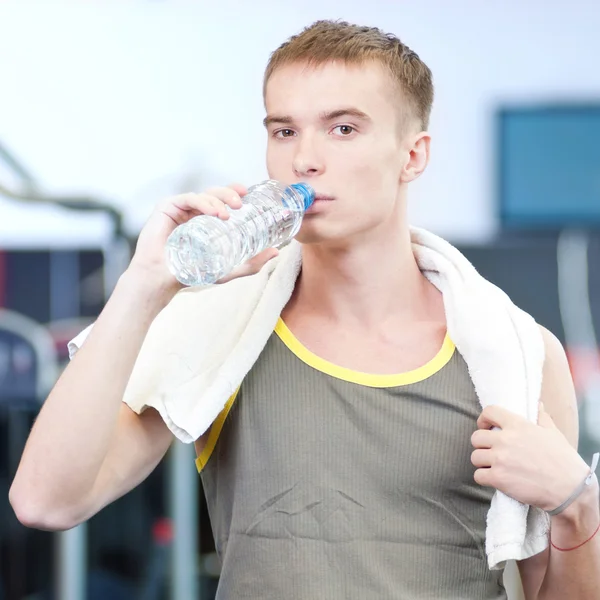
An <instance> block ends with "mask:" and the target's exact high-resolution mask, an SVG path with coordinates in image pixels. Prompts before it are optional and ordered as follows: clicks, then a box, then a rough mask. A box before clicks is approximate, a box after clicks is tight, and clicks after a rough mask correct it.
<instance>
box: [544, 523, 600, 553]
mask: <svg viewBox="0 0 600 600" xmlns="http://www.w3.org/2000/svg"><path fill="white" fill-rule="evenodd" d="M599 531H600V523H598V527H596V531H594V533H592V535H591V536H590V537H589V538H588V539H587V540H585V542H581V544H579V545H578V546H575V547H574V548H559V547H558V546H555V545H554V543H553V542H552V538H550V544H552V547H553V548H554V549H555V550H560V552H571V550H577V548H581V546H585V545H586V544H587V543H588V542H589V541H590V540H592V539H594V538H595V537H596V534H597V533H598V532H599Z"/></svg>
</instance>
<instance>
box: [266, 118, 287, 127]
mask: <svg viewBox="0 0 600 600" xmlns="http://www.w3.org/2000/svg"><path fill="white" fill-rule="evenodd" d="M292 122H293V119H292V117H289V116H287V115H281V116H280V115H267V116H266V117H265V118H264V120H263V125H264V126H265V127H268V126H269V125H273V123H278V124H279V125H291V124H292Z"/></svg>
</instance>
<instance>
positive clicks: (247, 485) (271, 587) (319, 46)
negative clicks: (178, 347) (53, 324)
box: [10, 22, 600, 600]
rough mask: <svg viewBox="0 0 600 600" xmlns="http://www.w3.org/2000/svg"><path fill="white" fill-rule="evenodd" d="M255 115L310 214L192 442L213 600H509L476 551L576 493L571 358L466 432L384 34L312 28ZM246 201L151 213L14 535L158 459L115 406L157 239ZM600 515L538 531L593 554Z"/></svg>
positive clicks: (423, 78) (554, 348) (543, 569)
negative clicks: (419, 244)
mask: <svg viewBox="0 0 600 600" xmlns="http://www.w3.org/2000/svg"><path fill="white" fill-rule="evenodd" d="M264 96H265V106H266V111H267V116H266V119H265V125H266V128H267V132H268V144H267V165H268V170H269V175H270V177H272V178H273V179H278V180H281V181H284V182H287V183H293V182H299V181H305V182H308V183H310V184H311V185H312V186H313V187H314V188H315V189H316V191H317V195H318V197H317V201H316V202H315V204H314V206H313V208H311V210H310V212H309V213H308V214H307V215H306V217H305V220H304V222H303V225H302V228H301V231H300V233H299V235H298V237H297V239H298V241H299V242H300V243H301V244H302V270H301V274H300V276H299V277H298V279H297V282H296V285H295V289H294V292H293V294H292V297H291V299H290V301H289V302H288V303H287V305H286V306H285V308H284V310H283V312H282V314H281V319H280V321H279V323H278V325H277V328H276V331H275V332H274V333H273V335H272V336H271V338H270V339H269V341H268V343H267V345H266V347H265V348H264V351H263V352H262V354H261V355H260V357H259V358H258V360H257V362H256V364H255V365H254V367H253V368H252V369H251V371H250V373H249V374H248V376H247V377H246V379H245V380H244V382H243V384H242V386H241V388H240V390H239V392H238V394H237V397H235V398H232V403H230V404H229V407H228V410H229V413H228V414H227V413H225V414H224V416H226V418H225V419H224V421H223V419H221V420H220V421H219V423H218V428H215V426H213V428H212V429H211V430H209V431H208V432H207V433H206V434H205V435H203V436H202V438H201V439H199V440H197V442H196V448H197V452H198V454H199V466H200V468H201V469H202V477H203V483H204V486H205V491H206V495H207V500H208V503H209V509H210V513H211V521H212V526H213V530H214V533H215V538H216V543H217V548H218V549H219V551H220V554H221V558H222V559H223V571H222V577H221V582H220V591H219V597H220V598H238V597H246V598H273V599H278V600H279V599H281V598H289V599H293V598H298V599H299V598H307V599H308V598H310V599H313V598H328V599H329V598H332V599H333V598H411V599H412V598H437V599H443V598H448V599H450V598H473V599H475V598H477V599H482V598H490V599H491V598H503V597H505V595H504V591H503V589H502V585H501V572H500V571H490V570H489V569H488V567H487V563H486V557H485V552H484V551H483V543H484V537H485V518H486V514H487V511H488V509H489V506H490V500H491V497H492V495H493V494H494V492H495V490H496V489H498V490H501V491H502V492H504V493H506V494H508V495H509V496H511V497H513V498H515V499H517V500H519V501H521V502H523V503H525V504H530V505H533V506H537V507H540V508H542V509H544V510H551V509H553V508H554V507H556V506H558V505H560V504H561V503H562V502H563V501H564V500H565V498H567V497H569V495H570V494H571V493H572V491H573V489H575V488H576V487H577V485H578V484H579V482H581V481H582V480H583V479H584V478H585V477H586V475H587V474H588V472H589V467H587V465H585V463H584V462H583V460H582V459H581V458H580V457H579V455H578V454H577V452H576V450H575V448H576V446H577V410H576V403H575V396H574V391H573V386H572V383H571V379H570V374H569V369H568V365H567V362H566V359H565V355H564V352H563V350H562V348H561V346H560V344H559V343H558V341H557V340H556V339H555V338H554V337H553V336H552V335H551V334H549V333H548V332H546V331H544V332H543V336H544V340H545V345H546V362H545V367H544V380H543V390H542V400H543V403H544V405H545V411H542V412H541V415H540V422H539V424H538V425H536V424H532V423H530V422H529V421H526V420H524V419H522V418H521V417H518V416H516V415H514V414H512V413H509V412H508V411H506V410H502V409H500V408H497V407H490V408H489V409H486V410H484V411H483V413H481V415H480V409H479V405H478V402H477V397H476V395H475V392H474V390H473V385H472V383H471V381H470V379H469V376H468V372H467V367H466V365H465V363H464V361H463V360H462V358H461V356H460V355H459V354H458V352H456V351H455V349H454V347H453V344H452V341H451V340H449V339H448V337H447V335H446V317H445V313H444V305H443V301H442V296H441V294H440V292H439V291H438V290H437V289H436V288H435V287H434V286H433V285H432V284H431V283H429V281H428V280H427V279H426V278H425V277H424V276H423V275H422V273H421V272H420V270H419V268H418V266H417V263H416V261H415V258H414V256H413V253H412V249H411V243H410V236H409V229H408V224H407V217H406V205H407V188H408V184H409V183H410V182H411V181H414V180H415V179H416V178H417V177H419V175H421V173H422V172H423V171H424V170H425V168H426V166H427V163H428V160H429V144H430V136H429V134H428V133H427V127H428V119H429V113H430V110H431V104H432V99H433V86H432V81H431V74H430V71H429V69H428V68H427V67H426V66H425V64H423V62H422V61H421V60H420V59H419V57H418V56H417V55H416V54H415V53H414V52H412V51H411V50H409V49H408V48H407V47H406V46H404V45H403V44H402V43H401V42H400V41H399V40H398V39H397V38H395V37H393V36H391V35H386V34H383V33H381V32H380V31H379V30H377V29H372V28H363V27H357V26H353V25H348V24H346V23H333V22H318V23H316V24H314V25H313V26H311V27H309V28H308V29H307V30H305V31H304V32H302V33H301V34H299V35H298V36H295V37H294V38H291V40H289V41H288V42H287V43H285V44H284V45H283V46H282V47H280V48H279V49H278V50H277V51H276V52H275V53H274V55H273V56H272V58H271V61H270V63H269V66H268V68H267V71H266V75H265V88H264ZM244 192H245V190H244V188H242V187H239V186H232V187H231V188H216V189H212V190H208V191H207V192H205V193H202V194H188V195H183V196H177V197H175V198H171V199H168V200H166V201H165V202H163V203H161V204H160V205H159V206H158V207H157V209H156V210H155V212H154V213H153V214H152V216H151V217H150V219H149V221H148V222H147V224H146V225H145V227H144V229H143V230H142V232H141V234H140V237H139V241H138V245H137V249H136V253H135V256H134V258H133V260H132V262H131V265H130V266H129V268H128V269H127V270H126V272H125V273H124V274H123V276H122V277H121V279H120V281H119V283H118V285H117V286H116V289H115V291H114V293H113V295H112V296H111V298H110V300H109V301H108V303H107V305H106V307H105V309H104V310H103V312H102V314H101V315H100V316H99V318H98V320H97V322H96V324H95V326H94V328H93V330H92V331H91V333H90V335H89V337H88V338H87V340H86V342H85V344H84V345H83V347H82V348H81V350H80V351H79V352H78V353H77V355H76V356H75V357H74V359H73V361H72V362H71V364H70V365H69V366H68V368H67V369H66V370H65V372H64V373H63V375H62V376H61V378H60V380H59V381H58V382H57V384H56V386H55V388H54V390H53V391H52V393H51V394H50V396H49V398H48V400H47V401H46V403H45V405H44V407H43V409H42V411H41V413H40V415H39V418H38V420H37V422H36V424H35V426H34V428H33V431H32V433H31V436H30V439H29V441H28V444H27V447H26V449H25V452H24V455H23V459H22V462H21V465H20V468H19V472H18V474H17V476H16V478H15V481H14V483H13V486H12V488H11V494H10V499H11V503H12V506H13V507H14V509H15V511H16V513H17V515H18V517H19V519H20V520H21V521H22V522H23V523H25V524H27V525H30V526H32V527H39V528H43V529H50V530H57V529H66V528H69V527H72V526H74V525H76V524H77V523H80V522H82V521H84V520H86V519H88V518H90V517H91V516H92V515H94V514H95V513H96V512H98V511H99V510H100V509H101V508H103V507H104V506H106V505H107V504H108V503H110V502H112V501H113V500H115V499H116V498H118V497H119V496H121V495H123V494H125V493H127V492H128V491H129V490H131V489H132V488H133V487H134V486H136V485H138V484H139V483H140V482H141V481H142V480H143V479H144V478H145V477H146V476H147V475H148V474H149V473H150V472H151V471H152V469H154V467H155V466H156V464H157V463H158V462H159V461H160V460H161V458H162V457H163V456H164V454H165V452H166V451H167V449H168V447H169V445H170V443H171V441H172V434H171V433H170V432H169V430H168V429H167V427H166V426H165V424H164V423H163V421H162V419H161V418H160V416H159V415H158V413H157V412H156V411H154V410H153V409H147V410H146V411H144V412H142V413H141V414H139V415H138V414H136V413H134V412H133V411H132V410H131V409H130V408H129V407H128V406H126V405H123V404H122V402H121V399H122V397H123V395H124V391H125V388H126V385H127V383H128V380H129V377H130V375H131V373H132V370H133V367H134V363H135V362H136V358H137V357H138V354H139V352H140V348H141V347H142V344H143V342H144V339H145V336H146V334H147V332H148V330H149V327H150V324H151V323H152V322H153V320H154V319H155V317H156V316H157V315H158V314H159V312H160V311H161V310H162V309H163V308H164V307H165V306H166V305H167V304H168V303H169V302H170V301H171V300H172V299H173V297H174V295H175V294H176V293H177V291H178V290H179V286H178V284H177V283H176V282H175V281H174V279H173V278H172V277H171V276H170V274H169V272H168V270H167V269H166V267H165V264H164V246H165V242H166V240H167V237H168V235H169V234H170V232H171V231H172V230H173V229H174V228H175V227H176V226H177V225H178V224H180V223H182V222H184V221H186V220H188V219H189V218H191V217H192V216H194V215H197V214H210V215H218V216H219V217H221V218H224V219H226V218H227V212H226V211H225V205H228V206H230V207H232V208H236V207H239V206H240V195H243V194H244ZM277 254H278V253H277V251H276V250H267V251H265V252H263V253H262V254H261V255H259V256H258V257H256V258H255V259H253V260H251V261H250V262H249V263H248V264H246V265H244V266H243V267H242V268H240V269H239V270H238V271H237V272H236V273H234V274H232V276H231V277H230V278H229V279H231V278H236V277H242V276H246V275H251V274H254V273H256V272H257V271H258V270H260V269H261V268H262V267H263V265H264V264H265V263H266V262H267V261H269V260H270V259H272V258H274V257H275V256H276V255H277ZM222 283H226V281H223V282H222ZM206 318H207V319H210V315H206ZM198 402H199V403H201V402H202V398H199V399H198ZM492 427H496V428H499V430H498V429H496V430H492ZM217 429H218V430H217ZM211 436H212V437H211ZM471 461H472V463H473V464H471ZM473 465H474V466H475V467H477V470H475V469H474V468H473ZM598 504H599V503H598V486H597V482H594V483H593V485H590V486H587V487H586V489H585V491H584V492H583V493H582V494H581V495H580V496H578V497H577V499H576V500H575V501H574V502H573V503H572V504H571V505H570V506H569V508H568V509H566V510H565V511H564V512H562V513H561V514H559V515H557V516H553V517H552V531H551V538H552V543H553V544H554V546H556V547H557V548H563V549H566V548H574V547H576V546H579V545H580V544H581V543H582V542H585V541H586V540H587V539H588V538H590V536H591V535H592V533H593V532H594V530H595V529H596V527H597V526H598V523H599V521H600V514H599V508H598ZM599 560H600V536H596V537H594V538H592V539H590V540H589V541H587V543H585V544H583V545H582V546H581V547H579V548H577V549H576V550H574V551H573V552H564V551H561V550H558V549H557V550H555V549H554V547H551V549H550V550H545V551H544V552H542V553H540V554H538V555H535V556H533V557H531V558H528V559H526V560H523V561H521V563H520V564H519V567H520V570H521V574H522V578H523V584H524V588H525V593H526V597H527V599H528V600H534V599H536V600H550V599H557V600H558V599H560V600H564V599H565V598H569V599H576V598H581V599H583V598H585V599H586V600H587V599H589V598H592V597H594V594H596V592H597V589H598V587H599V586H600V574H599V572H598V569H597V565H598V561H599Z"/></svg>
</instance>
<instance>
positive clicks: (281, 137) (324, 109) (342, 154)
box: [265, 63, 410, 243]
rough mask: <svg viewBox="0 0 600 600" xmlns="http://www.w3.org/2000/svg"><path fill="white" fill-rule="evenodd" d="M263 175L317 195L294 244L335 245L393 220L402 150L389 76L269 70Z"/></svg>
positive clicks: (328, 67)
mask: <svg viewBox="0 0 600 600" xmlns="http://www.w3.org/2000/svg"><path fill="white" fill-rule="evenodd" d="M265 106H266V110H267V118H266V119H265V123H266V126H267V131H268V143H267V169H268V172H269V177H271V178H272V179H276V180H279V181H282V182H284V183H288V184H290V183H296V182H300V181H304V182H306V183H309V184H310V185H312V187H313V188H314V189H315V191H316V192H317V198H318V197H319V195H323V196H325V198H324V199H322V200H319V199H318V200H317V201H316V202H315V204H314V205H313V206H312V207H311V209H309V212H308V213H307V214H306V217H305V219H304V221H303V224H302V228H301V230H300V233H299V234H298V236H297V239H298V240H299V241H300V242H303V243H322V242H325V243H326V242H334V243H335V242H338V243H339V242H342V243H345V242H347V241H350V240H351V239H353V238H357V237H358V236H361V237H362V236H364V235H365V234H367V233H368V232H371V231H374V230H375V229H377V228H378V227H380V226H382V225H383V224H385V223H389V221H390V220H391V219H395V218H396V217H397V215H398V210H399V207H398V202H399V201H400V200H399V194H398V192H399V189H400V185H401V174H402V170H403V167H404V166H405V165H406V164H407V163H408V161H409V156H410V145H408V144H407V141H406V140H403V139H402V137H401V135H400V129H401V128H400V124H399V119H400V110H399V109H398V95H397V93H395V91H394V88H393V84H392V81H391V78H390V76H389V75H388V74H387V73H386V72H385V71H384V70H383V68H382V67H381V66H379V65H378V64H376V63H366V64H364V65H361V66H357V65H345V64H340V63H327V64H325V65H322V66H319V67H307V66H306V65H305V64H303V63H298V64H291V65H287V66H284V67H281V68H279V69H277V70H276V71H275V72H274V73H273V75H272V76H271V78H270V79H269V82H268V84H267V89H266V94H265Z"/></svg>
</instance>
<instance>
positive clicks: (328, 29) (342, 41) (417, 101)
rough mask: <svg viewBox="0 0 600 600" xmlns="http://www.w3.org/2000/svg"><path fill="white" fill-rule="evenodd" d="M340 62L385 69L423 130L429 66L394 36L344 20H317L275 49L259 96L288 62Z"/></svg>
mask: <svg viewBox="0 0 600 600" xmlns="http://www.w3.org/2000/svg"><path fill="white" fill-rule="evenodd" d="M334 61H340V62H343V63H345V64H352V65H361V64H363V63H365V62H367V61H375V62H378V63H380V64H381V65H382V66H383V67H385V68H386V69H387V70H388V71H389V73H390V75H391V76H392V79H393V81H394V82H395V83H396V85H397V87H398V89H399V91H400V93H401V94H402V96H403V99H404V100H405V101H406V102H407V103H408V106H409V109H410V114H409V115H405V116H407V117H409V118H411V117H412V118H416V119H418V121H419V124H420V126H421V127H422V129H423V130H426V129H427V128H428V127H429V116H430V114H431V106H432V104H433V78H432V75H431V70H430V69H429V67H428V66H427V65H426V64H425V63H424V62H423V61H422V60H421V59H420V58H419V57H418V55H417V54H416V53H415V52H413V51H412V50H411V49H410V48H409V47H408V46H406V45H405V44H403V43H402V42H401V41H400V40H399V39H398V38H397V37H396V36H395V35H393V34H390V33H384V32H383V31H381V29H378V28H377V27H361V26H359V25H352V24H350V23H347V22H345V21H317V22H316V23H313V24H312V25H310V26H309V27H306V28H305V29H304V30H303V31H302V32H300V33H299V34H297V35H294V36H292V37H291V38H290V39H289V40H287V41H286V42H284V43H283V44H282V45H281V46H279V48H277V50H275V51H274V52H273V53H272V54H271V57H270V59H269V62H268V64H267V68H266V70H265V76H264V82H263V93H266V89H267V83H268V81H269V79H270V78H271V75H273V73H274V72H275V71H276V70H277V69H278V68H280V67H282V66H284V65H289V64H292V63H298V62H299V63H307V64H308V65H311V66H319V65H323V64H325V63H328V62H334Z"/></svg>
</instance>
